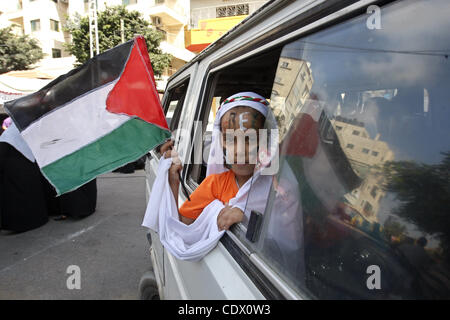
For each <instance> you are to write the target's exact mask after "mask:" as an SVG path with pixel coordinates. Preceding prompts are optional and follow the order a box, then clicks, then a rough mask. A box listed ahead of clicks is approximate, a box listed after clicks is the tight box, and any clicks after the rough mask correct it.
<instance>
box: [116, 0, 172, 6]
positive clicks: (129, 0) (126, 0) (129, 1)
mask: <svg viewBox="0 0 450 320" xmlns="http://www.w3.org/2000/svg"><path fill="white" fill-rule="evenodd" d="M136 3H137V0H122V4H123V5H124V6H127V5H129V4H136ZM156 3H164V0H163V1H156Z"/></svg>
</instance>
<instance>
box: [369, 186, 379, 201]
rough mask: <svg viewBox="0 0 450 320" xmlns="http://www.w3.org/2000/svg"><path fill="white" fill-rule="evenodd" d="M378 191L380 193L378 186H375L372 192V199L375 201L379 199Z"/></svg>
mask: <svg viewBox="0 0 450 320" xmlns="http://www.w3.org/2000/svg"><path fill="white" fill-rule="evenodd" d="M377 191H378V188H377V187H376V186H374V187H373V188H372V190H371V191H370V195H371V196H372V198H374V199H375V198H376V197H377Z"/></svg>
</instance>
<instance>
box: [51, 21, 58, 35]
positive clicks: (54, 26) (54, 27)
mask: <svg viewBox="0 0 450 320" xmlns="http://www.w3.org/2000/svg"><path fill="white" fill-rule="evenodd" d="M50 29H51V30H53V31H56V32H59V21H56V20H53V19H50Z"/></svg>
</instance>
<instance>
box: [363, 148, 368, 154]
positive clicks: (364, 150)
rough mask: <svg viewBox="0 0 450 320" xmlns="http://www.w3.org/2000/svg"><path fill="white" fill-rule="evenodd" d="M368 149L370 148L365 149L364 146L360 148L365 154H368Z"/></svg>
mask: <svg viewBox="0 0 450 320" xmlns="http://www.w3.org/2000/svg"><path fill="white" fill-rule="evenodd" d="M369 151H370V150H369V149H366V148H363V149H362V152H363V153H365V154H368V153H369Z"/></svg>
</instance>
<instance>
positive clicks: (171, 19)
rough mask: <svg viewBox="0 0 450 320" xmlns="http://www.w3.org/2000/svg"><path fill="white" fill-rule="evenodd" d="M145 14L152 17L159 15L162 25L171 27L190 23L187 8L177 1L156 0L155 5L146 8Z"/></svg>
mask: <svg viewBox="0 0 450 320" xmlns="http://www.w3.org/2000/svg"><path fill="white" fill-rule="evenodd" d="M145 14H147V15H149V16H150V17H159V18H160V19H161V22H160V23H161V25H165V26H169V27H170V26H177V25H178V26H182V25H185V24H187V23H188V17H187V13H186V11H185V9H184V8H183V6H181V5H180V4H179V3H177V1H170V0H156V1H155V5H154V6H152V7H150V8H148V9H146V10H145Z"/></svg>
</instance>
